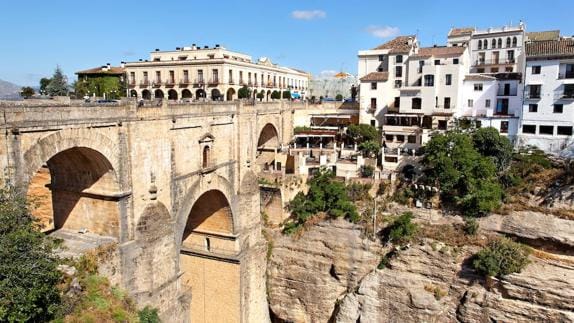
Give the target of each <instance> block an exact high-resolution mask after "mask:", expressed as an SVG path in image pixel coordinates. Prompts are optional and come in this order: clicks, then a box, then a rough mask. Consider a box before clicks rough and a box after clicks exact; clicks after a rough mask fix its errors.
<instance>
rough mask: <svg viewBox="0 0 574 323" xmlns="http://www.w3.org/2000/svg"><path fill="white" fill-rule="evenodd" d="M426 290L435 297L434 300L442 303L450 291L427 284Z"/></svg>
mask: <svg viewBox="0 0 574 323" xmlns="http://www.w3.org/2000/svg"><path fill="white" fill-rule="evenodd" d="M425 290H426V291H427V292H429V293H431V294H433V295H434V298H435V299H436V300H437V301H440V299H441V298H443V297H445V296H447V295H448V291H446V290H444V289H442V288H440V287H439V286H436V285H433V284H427V285H425Z"/></svg>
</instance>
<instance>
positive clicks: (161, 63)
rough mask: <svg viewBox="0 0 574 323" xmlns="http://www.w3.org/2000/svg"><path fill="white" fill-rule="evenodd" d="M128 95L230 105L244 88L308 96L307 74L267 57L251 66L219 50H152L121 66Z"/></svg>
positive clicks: (266, 97)
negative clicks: (219, 101)
mask: <svg viewBox="0 0 574 323" xmlns="http://www.w3.org/2000/svg"><path fill="white" fill-rule="evenodd" d="M125 70H126V75H127V79H128V95H129V96H130V97H138V98H143V99H152V98H164V97H165V98H167V99H170V100H178V99H206V98H211V99H213V100H234V99H237V93H238V91H239V89H240V88H241V87H243V86H247V87H249V88H250V89H251V90H253V92H252V93H253V97H255V95H256V93H263V94H264V100H269V99H270V96H271V93H272V92H273V91H278V92H282V91H286V90H290V91H291V93H292V95H293V96H295V97H300V98H304V97H305V96H306V94H307V90H308V86H309V79H310V76H309V74H308V73H305V72H302V71H298V70H295V69H292V68H287V67H281V66H278V65H275V64H273V63H271V61H270V60H269V59H267V58H261V59H259V60H258V61H257V62H253V61H252V59H251V56H249V55H245V54H241V53H237V52H233V51H229V50H227V49H225V48H223V47H220V46H219V45H216V46H215V47H213V48H209V47H207V46H206V47H204V48H200V47H196V46H195V45H193V46H191V47H183V48H177V49H176V50H175V51H159V50H156V51H154V52H152V53H151V54H150V60H149V61H148V60H146V61H142V60H140V61H139V62H131V63H126V64H125Z"/></svg>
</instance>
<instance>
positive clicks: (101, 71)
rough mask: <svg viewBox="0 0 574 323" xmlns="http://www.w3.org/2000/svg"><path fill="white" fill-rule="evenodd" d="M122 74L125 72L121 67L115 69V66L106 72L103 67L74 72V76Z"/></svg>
mask: <svg viewBox="0 0 574 323" xmlns="http://www.w3.org/2000/svg"><path fill="white" fill-rule="evenodd" d="M124 73H125V70H124V69H123V68H122V67H116V66H111V67H110V69H109V70H107V71H106V70H105V69H104V67H96V68H90V69H88V70H83V71H79V72H76V74H111V75H120V74H124Z"/></svg>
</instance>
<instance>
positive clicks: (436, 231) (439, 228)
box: [419, 224, 488, 247]
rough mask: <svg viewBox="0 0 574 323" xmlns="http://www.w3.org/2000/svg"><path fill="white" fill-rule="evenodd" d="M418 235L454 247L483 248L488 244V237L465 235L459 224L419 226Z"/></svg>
mask: <svg viewBox="0 0 574 323" xmlns="http://www.w3.org/2000/svg"><path fill="white" fill-rule="evenodd" d="M419 233H420V236H422V237H425V238H429V239H433V240H436V241H440V242H443V243H444V244H446V245H449V246H454V247H462V246H468V245H474V246H480V247H483V246H485V245H486V244H487V242H488V237H487V238H484V237H483V236H480V235H467V234H465V233H464V230H463V225H461V224H439V225H433V224H425V225H421V228H420V230H419Z"/></svg>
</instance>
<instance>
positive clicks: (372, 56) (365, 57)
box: [358, 35, 418, 126]
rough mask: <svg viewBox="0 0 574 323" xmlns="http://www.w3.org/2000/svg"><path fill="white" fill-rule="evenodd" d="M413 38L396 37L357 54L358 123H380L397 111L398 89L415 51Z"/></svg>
mask: <svg viewBox="0 0 574 323" xmlns="http://www.w3.org/2000/svg"><path fill="white" fill-rule="evenodd" d="M417 47H418V44H417V39H416V36H414V35H411V36H399V37H396V38H395V39H393V40H391V41H388V42H386V43H384V44H382V45H380V46H378V47H375V48H373V49H370V50H361V51H359V54H358V57H359V63H358V78H359V80H360V88H359V102H360V106H361V111H360V115H359V122H360V123H366V124H370V125H373V126H380V125H382V124H383V116H384V115H385V113H387V111H388V110H389V109H393V108H396V106H395V103H397V102H398V101H397V99H396V98H398V97H399V95H400V91H399V90H400V88H401V87H402V86H403V85H404V84H405V83H406V76H407V75H406V62H407V59H408V57H409V55H411V54H413V53H414V52H415V50H416V49H417Z"/></svg>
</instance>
